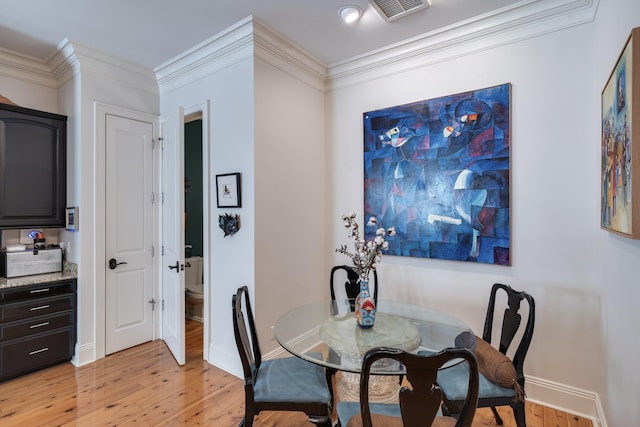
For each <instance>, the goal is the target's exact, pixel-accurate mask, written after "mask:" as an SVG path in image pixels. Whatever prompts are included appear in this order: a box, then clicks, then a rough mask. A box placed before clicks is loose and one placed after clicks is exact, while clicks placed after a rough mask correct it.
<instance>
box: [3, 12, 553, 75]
mask: <svg viewBox="0 0 640 427" xmlns="http://www.w3.org/2000/svg"><path fill="white" fill-rule="evenodd" d="M534 3H544V4H550V6H549V7H551V5H553V1H549V0H546V1H544V0H520V1H516V0H432V4H431V7H429V8H427V9H424V10H421V11H418V12H416V13H413V14H411V15H408V16H406V17H403V18H400V19H398V20H396V21H393V22H391V23H387V22H386V21H385V20H384V19H383V18H382V17H381V16H379V15H378V13H377V12H376V11H375V9H374V8H373V7H372V6H371V5H370V4H369V2H368V0H55V1H54V0H19V1H16V0H0V49H5V50H9V51H12V52H18V53H21V54H23V55H27V56H31V57H34V58H37V59H40V60H43V61H46V59H47V58H48V57H49V56H50V55H51V54H52V53H53V52H54V51H55V49H56V46H57V45H58V44H59V43H60V42H61V41H62V40H63V39H64V38H69V39H70V40H71V41H72V42H75V43H78V44H81V45H83V46H86V47H89V48H94V49H98V50H101V51H103V52H105V53H108V54H110V55H114V56H117V57H120V58H123V59H126V60H128V61H131V62H134V63H137V64H140V65H143V66H146V67H149V68H155V67H157V66H159V65H162V64H164V63H165V62H167V61H169V60H171V59H172V58H174V57H175V56H177V55H179V54H180V53H182V52H184V51H185V50H187V49H189V48H191V47H193V46H195V45H196V44H198V43H200V42H202V41H204V40H206V39H208V38H210V37H211V36H214V35H215V34H217V33H219V32H220V31H222V30H224V29H226V28H228V27H230V26H231V25H233V24H235V23H237V22H238V21H240V20H242V19H244V18H246V17H247V16H249V15H253V16H254V17H255V18H257V19H259V20H260V21H261V22H262V23H264V24H266V25H267V26H268V27H270V28H271V29H273V30H275V31H276V32H278V33H280V34H281V35H283V36H285V37H286V38H287V39H288V40H290V41H291V42H293V43H295V44H297V45H298V46H299V47H301V48H302V49H303V50H305V51H306V52H307V53H309V54H311V55H312V56H313V57H315V58H316V59H317V60H318V61H320V62H321V63H323V64H325V65H328V66H330V65H334V64H337V63H340V62H341V61H344V60H347V59H350V58H353V57H357V56H359V55H362V54H365V53H369V52H372V51H375V50H377V49H380V48H383V47H385V46H389V45H392V44H396V43H399V42H401V41H404V40H407V39H412V38H415V37H421V36H424V35H427V34H430V33H433V32H437V31H439V30H442V29H446V28H451V27H452V26H455V25H458V24H462V23H465V22H469V21H473V20H474V19H476V18H479V17H483V16H487V15H491V14H497V13H502V12H506V11H508V10H513V9H514V8H524V7H527V6H531V5H532V4H534ZM347 4H353V5H357V6H359V7H360V8H362V9H363V10H364V15H363V17H362V18H361V19H360V21H358V22H357V23H356V24H355V25H354V24H352V25H346V24H343V23H342V22H341V21H340V19H339V17H338V10H339V9H340V7H342V6H344V5H347Z"/></svg>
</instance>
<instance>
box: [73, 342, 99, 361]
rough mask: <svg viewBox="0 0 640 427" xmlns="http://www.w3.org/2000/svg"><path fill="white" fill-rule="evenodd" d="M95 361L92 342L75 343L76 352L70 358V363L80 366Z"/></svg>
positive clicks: (94, 350)
mask: <svg viewBox="0 0 640 427" xmlns="http://www.w3.org/2000/svg"><path fill="white" fill-rule="evenodd" d="M95 361H96V349H95V347H94V345H93V343H92V342H91V343H89V344H82V345H78V344H77V343H76V352H75V354H74V356H73V358H72V359H71V363H73V364H74V365H75V366H82V365H86V364H89V363H91V362H95Z"/></svg>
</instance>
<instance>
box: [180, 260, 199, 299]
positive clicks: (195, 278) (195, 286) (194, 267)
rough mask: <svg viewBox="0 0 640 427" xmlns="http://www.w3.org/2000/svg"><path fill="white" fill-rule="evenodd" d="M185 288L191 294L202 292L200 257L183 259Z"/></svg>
mask: <svg viewBox="0 0 640 427" xmlns="http://www.w3.org/2000/svg"><path fill="white" fill-rule="evenodd" d="M184 261H185V278H184V281H185V287H186V288H187V289H188V290H190V291H192V292H202V257H199V256H194V257H189V258H185V260H184Z"/></svg>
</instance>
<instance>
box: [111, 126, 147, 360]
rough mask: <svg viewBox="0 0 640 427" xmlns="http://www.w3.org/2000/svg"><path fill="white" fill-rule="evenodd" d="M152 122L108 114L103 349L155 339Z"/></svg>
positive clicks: (112, 350) (113, 350)
mask: <svg viewBox="0 0 640 427" xmlns="http://www.w3.org/2000/svg"><path fill="white" fill-rule="evenodd" d="M152 144H153V124H152V123H148V122H143V121H138V120H132V119H127V118H124V117H119V116H114V115H110V114H107V116H106V147H105V148H106V159H105V167H106V183H105V185H106V203H105V206H106V209H105V217H106V218H105V219H106V224H105V227H106V229H105V236H106V237H105V255H106V259H105V262H106V265H107V266H106V269H105V271H106V274H105V275H106V277H105V287H106V290H105V292H106V297H105V298H106V301H105V322H106V326H105V327H106V331H105V351H106V354H111V353H114V352H116V351H120V350H122V349H125V348H129V347H133V346H135V345H138V344H141V343H144V342H147V341H151V340H152V339H153V305H152V303H151V301H152V299H153V209H152V207H153V200H152V196H153V194H152V192H153V145H152Z"/></svg>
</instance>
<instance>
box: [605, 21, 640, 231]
mask: <svg viewBox="0 0 640 427" xmlns="http://www.w3.org/2000/svg"><path fill="white" fill-rule="evenodd" d="M601 125H602V134H601V147H600V149H601V154H602V155H601V158H602V163H601V186H600V206H601V210H600V225H601V227H602V228H603V229H605V230H608V231H611V232H613V233H616V234H620V235H622V236H625V237H629V238H632V239H639V238H640V146H639V145H640V27H638V28H634V29H633V30H632V31H631V34H630V36H629V38H628V39H627V42H626V44H625V46H624V49H623V50H622V53H621V54H620V56H619V57H618V60H617V62H616V64H615V67H614V68H613V71H612V72H611V75H610V76H609V79H608V80H607V83H606V85H605V86H604V89H603V90H602V121H601Z"/></svg>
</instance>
